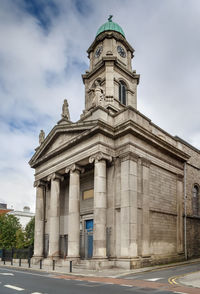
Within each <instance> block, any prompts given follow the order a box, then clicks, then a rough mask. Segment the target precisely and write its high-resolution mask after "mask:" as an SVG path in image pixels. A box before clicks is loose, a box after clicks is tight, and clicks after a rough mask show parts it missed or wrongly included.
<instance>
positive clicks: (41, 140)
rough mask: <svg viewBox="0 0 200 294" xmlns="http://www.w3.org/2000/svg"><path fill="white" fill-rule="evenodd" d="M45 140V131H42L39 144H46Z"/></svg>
mask: <svg viewBox="0 0 200 294" xmlns="http://www.w3.org/2000/svg"><path fill="white" fill-rule="evenodd" d="M44 139H45V132H44V131H43V130H41V131H40V134H39V144H40V145H41V144H42V143H43V142H44Z"/></svg>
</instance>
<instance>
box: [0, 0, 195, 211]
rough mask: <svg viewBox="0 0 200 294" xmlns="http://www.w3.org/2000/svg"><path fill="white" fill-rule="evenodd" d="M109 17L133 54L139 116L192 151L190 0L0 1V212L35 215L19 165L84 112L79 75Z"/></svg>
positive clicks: (29, 177) (26, 175) (27, 173)
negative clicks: (65, 112) (65, 119)
mask: <svg viewBox="0 0 200 294" xmlns="http://www.w3.org/2000/svg"><path fill="white" fill-rule="evenodd" d="M110 14H112V15H113V21H114V22H117V23H118V24H119V25H120V26H121V27H122V29H123V31H124V33H125V35H126V39H127V41H128V42H129V43H130V44H131V45H132V47H133V48H134V49H135V54H134V55H135V56H134V59H133V62H132V65H133V69H134V70H136V72H137V73H138V74H140V84H139V86H138V110H139V111H140V112H142V113H143V114H144V115H146V116H147V117H149V118H150V119H151V120H152V121H153V122H154V123H155V124H157V125H159V126H160V127H161V128H163V129H164V130H165V131H167V132H169V133H170V134H171V135H178V136H179V137H181V138H183V139H184V140H186V141H187V142H189V143H190V144H192V145H193V146H195V147H196V148H200V114H199V107H200V99H199V96H200V95H199V93H200V58H199V54H200V17H199V16H200V1H199V0H190V1H188V0H162V1H161V0H101V1H95V0H0V36H1V38H0V187H1V189H0V202H4V203H7V204H8V207H12V208H13V209H15V210H22V209H23V207H24V206H25V205H26V206H30V208H31V211H34V210H35V189H34V188H33V182H34V170H33V169H31V168H30V166H29V164H28V162H29V160H30V158H31V157H32V155H33V154H34V149H35V148H36V147H37V146H38V135H39V132H40V130H41V129H43V130H44V131H45V133H46V135H47V134H48V133H49V131H50V130H51V129H52V128H53V126H54V125H55V124H56V123H57V122H58V121H59V120H60V118H61V109H62V103H63V100H64V99H65V98H67V99H68V103H69V110H70V116H71V120H72V121H74V122H75V121H77V120H79V118H80V114H81V113H82V110H83V109H84V85H83V83H82V78H81V74H83V73H85V70H87V69H88V67H89V59H88V57H87V53H86V51H87V49H88V48H89V46H90V44H91V43H92V42H93V40H94V39H95V35H96V32H97V30H98V28H99V27H100V26H101V25H102V24H103V23H105V22H106V21H107V18H108V16H109V15H110Z"/></svg>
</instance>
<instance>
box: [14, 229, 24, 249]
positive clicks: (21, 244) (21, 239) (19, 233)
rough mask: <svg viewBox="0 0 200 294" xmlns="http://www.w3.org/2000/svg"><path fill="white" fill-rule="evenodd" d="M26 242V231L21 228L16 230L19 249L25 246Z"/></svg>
mask: <svg viewBox="0 0 200 294" xmlns="http://www.w3.org/2000/svg"><path fill="white" fill-rule="evenodd" d="M24 243H25V234H24V232H23V231H22V230H21V229H19V230H17V232H16V247H15V248H17V249H21V248H24Z"/></svg>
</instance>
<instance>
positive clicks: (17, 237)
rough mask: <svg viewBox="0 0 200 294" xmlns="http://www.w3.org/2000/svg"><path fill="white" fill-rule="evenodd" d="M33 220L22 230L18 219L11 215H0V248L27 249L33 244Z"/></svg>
mask: <svg viewBox="0 0 200 294" xmlns="http://www.w3.org/2000/svg"><path fill="white" fill-rule="evenodd" d="M34 228H35V218H34V217H33V218H32V219H31V220H30V221H29V223H28V224H27V225H26V228H25V230H23V229H22V227H21V225H20V222H19V220H18V218H17V217H16V216H14V215H12V214H3V215H0V248H6V249H9V248H18V249H21V248H28V247H30V246H33V244H34Z"/></svg>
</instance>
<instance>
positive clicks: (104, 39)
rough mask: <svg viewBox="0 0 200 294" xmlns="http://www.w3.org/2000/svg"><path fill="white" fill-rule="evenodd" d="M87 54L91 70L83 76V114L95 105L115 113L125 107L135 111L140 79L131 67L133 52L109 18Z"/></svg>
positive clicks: (120, 29) (120, 30) (120, 31)
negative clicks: (130, 107)
mask: <svg viewBox="0 0 200 294" xmlns="http://www.w3.org/2000/svg"><path fill="white" fill-rule="evenodd" d="M87 53H88V57H89V59H90V68H89V71H86V73H85V74H84V75H82V77H83V82H84V85H85V112H86V113H87V111H89V110H90V109H93V108H95V107H96V106H98V105H101V106H102V107H105V108H107V109H110V110H111V112H114V113H116V112H118V111H119V110H121V109H123V108H124V107H126V106H132V107H134V108H135V109H137V85H138V83H139V75H138V74H136V71H133V70H132V64H131V60H132V58H133V53H134V49H133V48H132V47H131V45H130V44H129V43H128V42H127V40H126V38H125V34H124V32H123V30H122V28H121V27H120V26H119V25H118V24H117V23H115V22H113V21H112V16H110V17H109V18H108V21H107V22H106V23H105V24H103V25H102V26H101V27H100V28H99V29H98V31H97V34H96V37H95V40H94V41H93V43H92V44H91V46H90V47H89V49H88V50H87Z"/></svg>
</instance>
